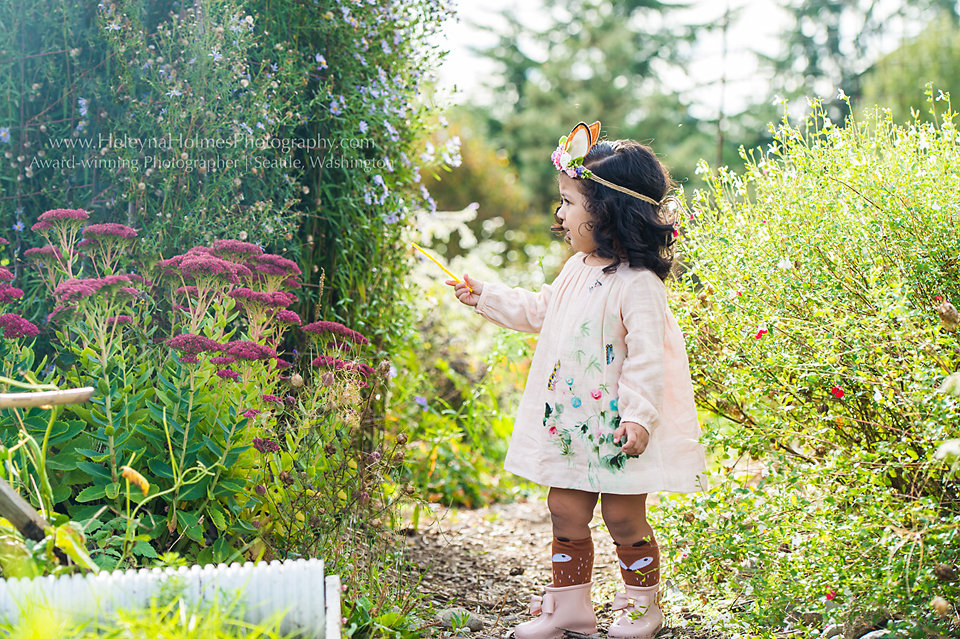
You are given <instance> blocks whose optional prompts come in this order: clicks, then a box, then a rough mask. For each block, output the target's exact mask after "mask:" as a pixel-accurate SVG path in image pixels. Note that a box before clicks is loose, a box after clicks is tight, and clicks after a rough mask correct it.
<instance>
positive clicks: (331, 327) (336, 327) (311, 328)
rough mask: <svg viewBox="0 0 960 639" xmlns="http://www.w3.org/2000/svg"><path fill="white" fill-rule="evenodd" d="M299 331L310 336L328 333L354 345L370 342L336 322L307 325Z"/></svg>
mask: <svg viewBox="0 0 960 639" xmlns="http://www.w3.org/2000/svg"><path fill="white" fill-rule="evenodd" d="M300 330H302V331H303V332H304V333H310V334H311V335H323V334H324V333H328V334H331V335H335V336H338V337H343V338H344V339H348V340H350V341H351V342H353V343H355V344H368V343H369V342H370V340H368V339H367V338H366V337H364V336H363V335H361V334H360V333H358V332H357V331H354V330H351V329H349V328H347V327H346V326H344V325H343V324H340V323H338V322H313V323H312V324H307V325H306V326H304V327H302V328H301V329H300Z"/></svg>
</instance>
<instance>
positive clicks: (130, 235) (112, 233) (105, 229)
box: [83, 222, 137, 240]
mask: <svg viewBox="0 0 960 639" xmlns="http://www.w3.org/2000/svg"><path fill="white" fill-rule="evenodd" d="M83 237H84V239H92V238H104V239H106V238H116V239H120V240H132V239H135V238H136V237H137V231H136V230H135V229H132V228H130V227H129V226H126V225H125V224H115V223H113V222H110V223H107V224H91V225H90V226H88V227H87V228H85V229H83Z"/></svg>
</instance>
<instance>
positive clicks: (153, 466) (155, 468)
mask: <svg viewBox="0 0 960 639" xmlns="http://www.w3.org/2000/svg"><path fill="white" fill-rule="evenodd" d="M147 467H149V468H150V472H151V473H153V474H154V475H156V476H157V477H163V478H164V479H173V468H172V467H171V466H170V464H168V463H166V462H163V461H160V460H159V459H156V458H153V459H151V460H150V461H148V462H147Z"/></svg>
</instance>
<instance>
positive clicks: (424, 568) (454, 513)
mask: <svg viewBox="0 0 960 639" xmlns="http://www.w3.org/2000/svg"><path fill="white" fill-rule="evenodd" d="M426 519H429V520H431V521H426ZM591 528H593V529H594V530H593V538H594V544H595V555H596V556H595V559H594V586H593V601H594V605H595V606H596V610H597V617H598V620H599V626H600V627H601V628H605V627H606V626H607V625H609V624H610V623H611V622H612V621H613V620H614V619H615V616H616V615H615V613H613V612H612V611H611V610H610V602H611V601H612V600H613V595H614V593H615V592H616V591H617V589H618V588H621V583H622V582H621V581H620V571H619V568H618V566H617V557H616V554H615V551H614V546H613V542H612V541H611V540H610V537H609V535H608V534H607V532H606V531H605V530H604V529H603V528H602V522H601V519H600V516H599V507H598V510H597V513H596V514H595V517H594V520H593V524H592V525H591ZM552 539H553V535H552V531H551V527H550V515H549V512H548V511H547V507H546V502H545V501H544V500H533V499H531V500H521V501H517V502H514V503H510V504H496V505H493V506H489V507H487V508H482V509H478V510H437V511H434V512H433V513H432V515H429V516H428V518H424V517H421V521H420V530H419V531H418V532H417V533H414V532H413V531H412V530H411V531H409V536H408V537H407V550H408V552H409V554H410V558H411V559H412V561H413V563H414V564H415V565H416V567H417V569H418V570H419V571H420V579H421V582H420V586H421V590H422V591H423V592H424V593H425V594H426V596H427V598H428V599H429V600H430V601H432V602H433V605H434V607H435V608H436V609H437V610H438V611H440V610H444V609H448V608H454V607H457V608H464V609H466V610H469V611H470V612H471V613H472V614H474V615H476V616H477V617H479V619H481V620H482V621H483V624H484V627H483V629H482V630H480V631H479V632H478V633H476V634H477V635H478V636H480V637H495V638H498V639H501V638H505V637H506V636H507V634H508V633H509V631H510V630H511V629H512V628H513V627H514V626H515V625H516V624H518V623H520V622H523V621H526V620H528V619H530V618H531V617H530V616H529V615H528V614H527V606H528V603H529V601H530V596H531V595H534V594H542V592H543V586H545V585H548V584H549V583H550V579H551V575H550V560H549V557H550V545H551V542H552ZM697 620H698V617H697V616H696V615H695V614H690V613H686V612H684V613H683V614H682V618H681V617H679V616H673V615H668V616H667V626H666V627H665V628H664V629H663V630H662V631H661V632H660V634H659V635H658V637H659V639H671V638H678V639H679V638H681V637H683V638H685V639H720V637H719V635H716V634H711V633H709V632H706V631H703V630H695V629H694V627H693V626H695V625H697V624H696V621H697ZM601 636H602V635H601Z"/></svg>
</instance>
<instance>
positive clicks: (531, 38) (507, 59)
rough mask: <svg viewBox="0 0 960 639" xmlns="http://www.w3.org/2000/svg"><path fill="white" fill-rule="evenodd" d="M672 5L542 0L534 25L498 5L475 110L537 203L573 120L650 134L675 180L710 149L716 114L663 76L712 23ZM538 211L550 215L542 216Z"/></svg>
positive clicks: (544, 201) (613, 131) (733, 154)
mask: <svg viewBox="0 0 960 639" xmlns="http://www.w3.org/2000/svg"><path fill="white" fill-rule="evenodd" d="M680 8H683V7H682V6H681V5H670V4H666V3H662V2H658V1H656V0H619V1H617V2H599V1H597V0H550V1H548V2H547V3H546V10H547V14H548V19H549V20H548V22H547V25H546V26H545V27H542V28H538V29H533V28H530V27H528V26H526V25H524V24H522V23H521V22H520V21H519V20H517V19H516V18H515V17H513V16H512V15H510V14H507V15H506V18H507V20H508V28H507V29H505V30H503V31H501V32H500V42H499V43H498V44H497V45H496V46H494V47H491V48H490V49H488V50H485V51H483V53H484V54H485V55H486V56H488V57H489V58H491V59H493V60H494V61H496V62H497V63H498V64H499V66H500V69H501V70H500V72H499V73H498V74H497V75H496V76H495V78H493V80H494V81H493V82H491V88H492V90H493V91H494V94H495V99H494V105H495V106H494V107H493V108H491V109H490V110H489V111H487V112H486V113H485V114H484V113H481V114H478V115H480V117H481V118H483V117H484V116H485V120H486V123H487V128H488V131H489V135H490V137H491V138H492V139H493V140H495V141H496V142H498V143H499V144H500V145H501V146H502V147H503V148H505V149H507V150H508V151H509V154H510V160H511V162H512V163H513V164H514V166H515V167H516V169H517V172H518V174H519V176H520V178H521V181H522V182H523V184H524V185H525V187H526V188H527V189H528V190H529V192H530V194H531V203H532V207H533V209H534V210H535V211H536V212H538V213H539V214H542V212H543V211H544V210H547V209H549V208H550V207H551V205H552V204H553V202H554V201H555V199H556V196H555V191H556V183H555V180H556V171H555V170H554V168H553V166H552V165H551V164H550V162H549V157H550V154H551V152H552V151H553V150H554V149H555V148H556V145H557V139H558V138H559V137H560V136H561V135H564V134H565V133H567V132H568V131H569V130H570V128H571V127H572V126H573V125H574V124H576V123H577V122H578V121H580V120H585V121H588V122H593V121H594V120H600V121H601V122H603V123H604V129H603V133H604V135H605V136H606V137H607V138H610V139H616V138H633V139H637V140H640V141H643V142H647V143H650V145H651V146H652V147H653V148H654V149H655V150H656V151H657V152H658V154H659V155H660V157H661V159H662V160H663V161H664V163H665V164H667V165H668V166H669V167H671V169H672V172H673V174H674V176H675V177H677V178H679V179H680V180H681V181H687V180H688V179H689V178H690V177H691V176H692V175H693V174H694V169H695V166H696V162H697V160H699V158H701V157H709V158H711V159H712V158H715V157H716V155H717V153H716V147H715V145H716V140H717V123H716V122H715V121H709V122H703V121H700V120H698V119H697V118H695V117H693V116H692V115H691V113H690V111H689V108H688V105H687V104H685V103H684V102H683V101H682V100H681V98H680V96H678V95H676V94H675V93H673V92H671V91H669V90H667V89H666V88H665V87H664V84H663V82H662V81H661V75H662V74H664V73H669V72H671V70H674V69H678V68H680V66H681V65H683V63H684V62H685V55H686V54H685V52H686V51H689V49H690V47H689V46H687V45H689V44H690V43H691V42H692V41H693V40H694V39H695V38H696V37H697V35H698V33H700V32H701V30H703V29H708V28H715V27H711V26H697V25H692V24H689V23H686V22H684V21H683V20H681V19H680V17H679V14H678V9H680ZM764 130H765V127H764V128H763V129H761V131H764ZM752 137H754V138H755V137H756V136H752ZM755 141H756V139H750V140H747V143H748V144H747V145H748V146H751V145H752V143H753V142H755ZM737 146H738V145H737V144H736V143H729V144H728V145H727V147H726V148H725V153H724V155H723V158H724V160H725V161H729V162H735V161H738V157H737ZM543 219H544V221H543V224H544V225H549V216H545V217H544V218H543Z"/></svg>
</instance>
